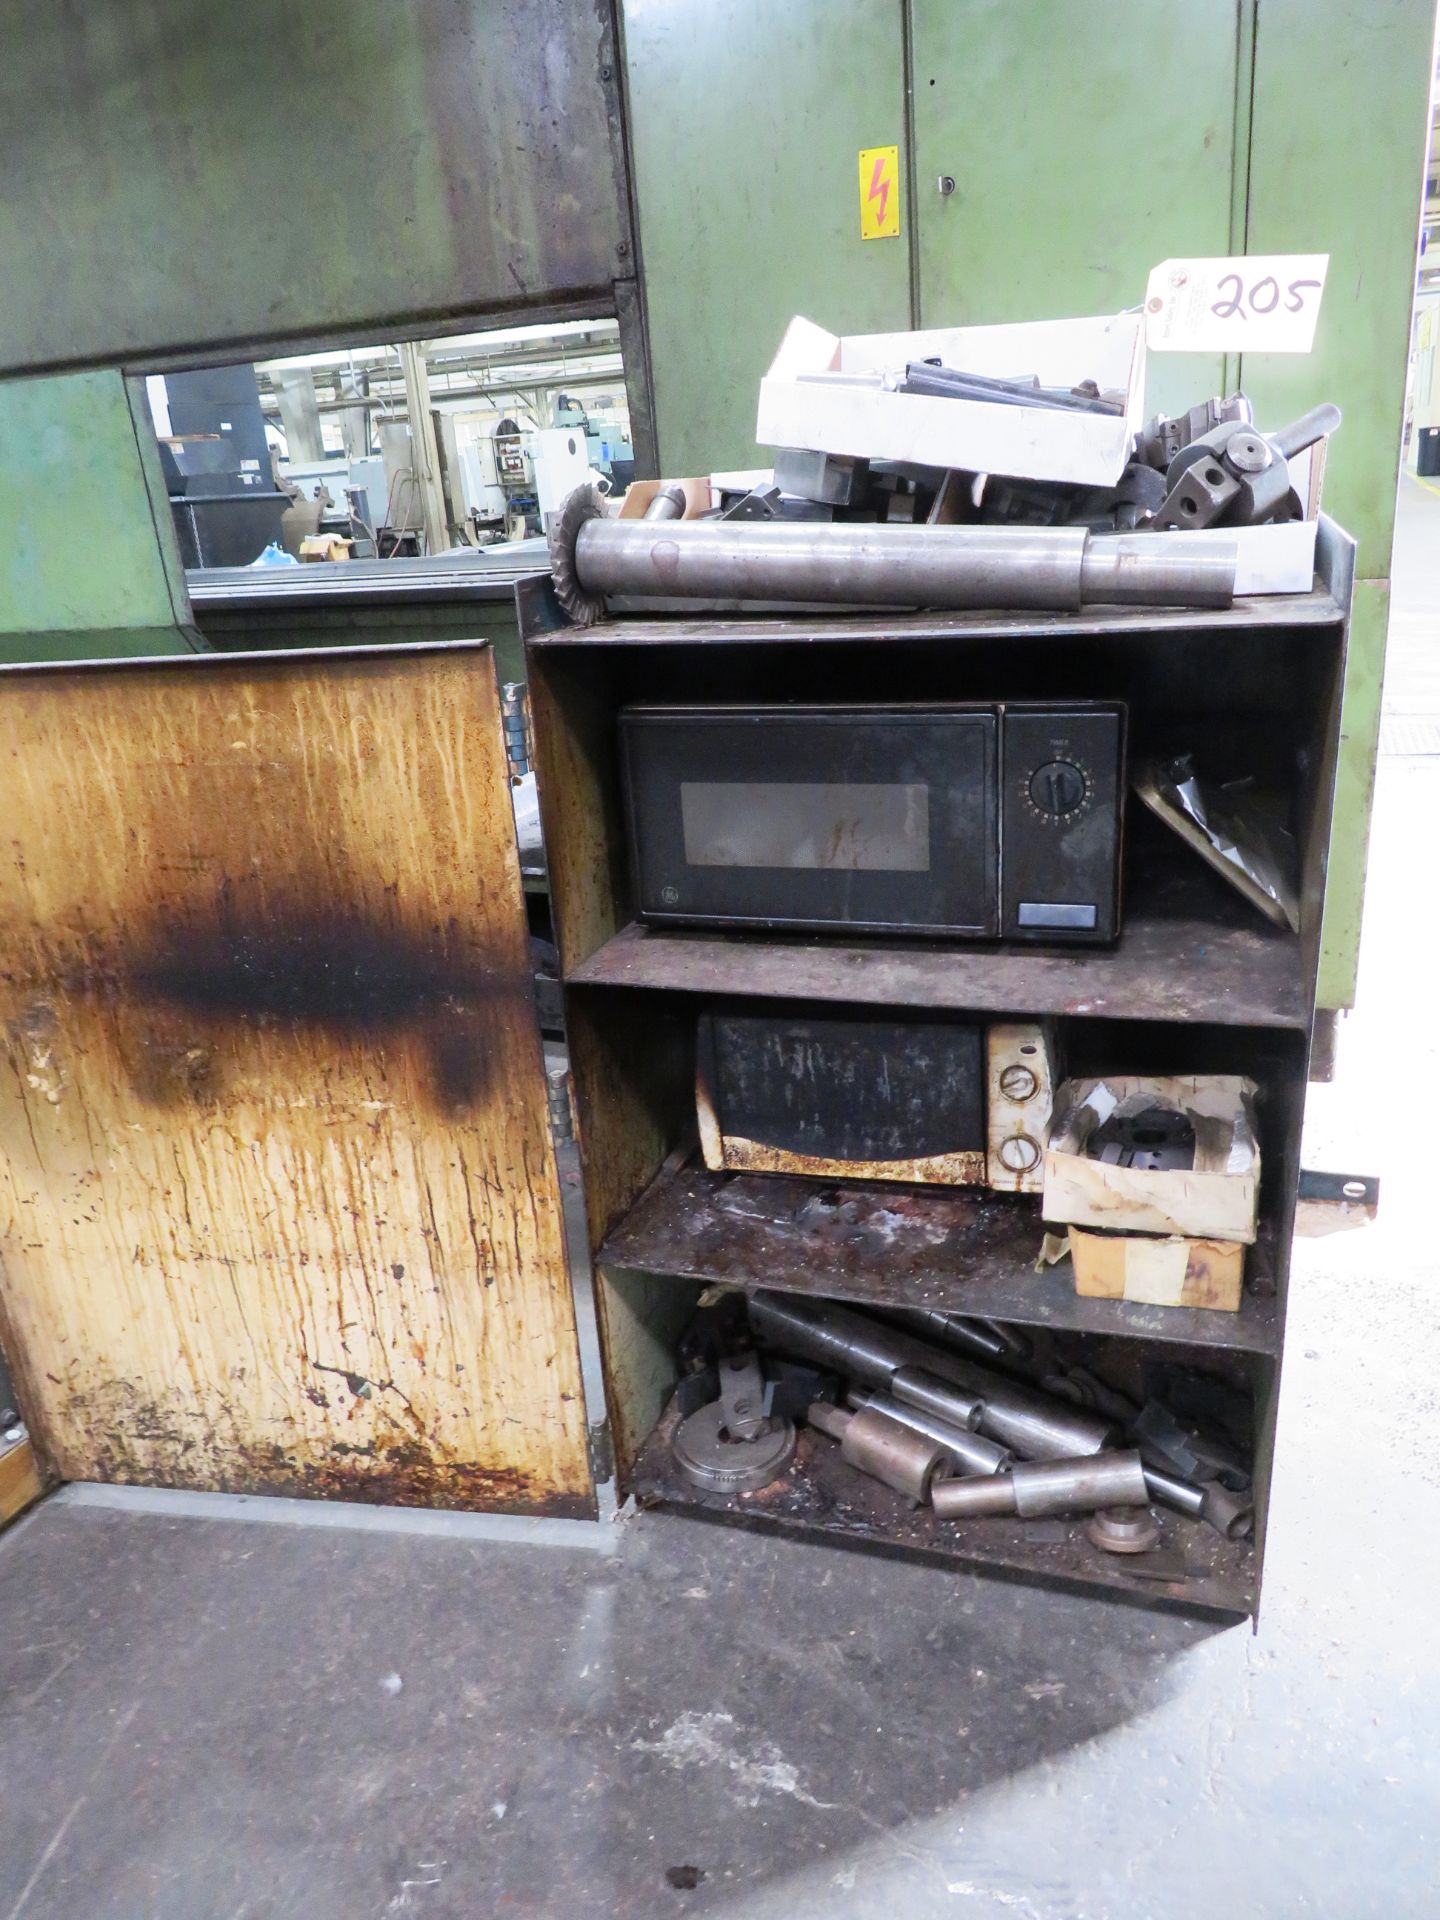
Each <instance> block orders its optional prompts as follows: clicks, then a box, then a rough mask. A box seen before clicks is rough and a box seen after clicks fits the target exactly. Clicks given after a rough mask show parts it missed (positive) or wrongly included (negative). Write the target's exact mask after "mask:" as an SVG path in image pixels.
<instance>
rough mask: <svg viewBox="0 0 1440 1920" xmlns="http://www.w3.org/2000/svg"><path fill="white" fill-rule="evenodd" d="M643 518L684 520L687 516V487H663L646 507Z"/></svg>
mask: <svg viewBox="0 0 1440 1920" xmlns="http://www.w3.org/2000/svg"><path fill="white" fill-rule="evenodd" d="M640 517H641V519H642V520H650V521H655V520H683V519H684V517H685V489H684V488H683V487H673V486H672V487H661V489H660V491H659V492H658V493H657V494H656V495H655V497H654V499H653V500H652V501H651V502H650V504H649V506H648V507H646V509H645V511H644V513H643V514H641V516H640Z"/></svg>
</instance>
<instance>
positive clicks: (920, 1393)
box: [890, 1367, 985, 1433]
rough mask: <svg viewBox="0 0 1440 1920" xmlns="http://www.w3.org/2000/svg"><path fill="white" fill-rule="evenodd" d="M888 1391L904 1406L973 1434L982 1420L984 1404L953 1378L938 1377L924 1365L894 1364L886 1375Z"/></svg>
mask: <svg viewBox="0 0 1440 1920" xmlns="http://www.w3.org/2000/svg"><path fill="white" fill-rule="evenodd" d="M890 1391H891V1393H893V1394H894V1396H895V1398H896V1399H897V1400H900V1401H903V1402H904V1404H905V1405H906V1406H907V1407H920V1408H922V1409H923V1410H924V1412H926V1413H933V1414H934V1415H935V1416H936V1418H937V1419H940V1420H948V1421H949V1422H950V1423H951V1425H952V1426H956V1427H964V1428H966V1429H967V1430H968V1431H969V1432H971V1433H975V1432H977V1431H978V1430H979V1428H980V1427H981V1426H982V1424H983V1423H984V1419H985V1403H984V1401H983V1400H979V1399H977V1398H976V1396H975V1395H974V1394H973V1393H967V1392H966V1390H965V1388H964V1387H957V1386H956V1385H955V1384H954V1382H953V1381H950V1380H942V1379H940V1377H939V1376H938V1375H936V1374H933V1373H931V1372H930V1371H929V1369H928V1368H926V1367H897V1368H896V1370H895V1372H894V1373H893V1374H891V1376H890Z"/></svg>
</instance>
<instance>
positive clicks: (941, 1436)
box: [845, 1387, 1015, 1473]
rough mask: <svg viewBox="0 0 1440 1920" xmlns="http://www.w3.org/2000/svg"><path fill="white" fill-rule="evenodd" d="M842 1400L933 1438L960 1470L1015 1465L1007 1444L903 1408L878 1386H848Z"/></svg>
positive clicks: (1000, 1468)
mask: <svg viewBox="0 0 1440 1920" xmlns="http://www.w3.org/2000/svg"><path fill="white" fill-rule="evenodd" d="M845 1399H846V1401H847V1403H848V1404H849V1405H850V1406H852V1407H874V1408H875V1410H876V1412H877V1413H883V1414H885V1415H886V1416H887V1417H888V1418H889V1419H891V1420H898V1421H899V1422H900V1424H901V1426H902V1427H910V1428H911V1429H913V1431H914V1432H916V1433H923V1434H924V1435H925V1436H926V1438H927V1439H929V1440H934V1441H936V1442H937V1443H938V1444H939V1445H940V1446H942V1447H943V1448H944V1449H945V1451H946V1453H948V1454H949V1456H950V1458H951V1459H952V1460H953V1461H954V1462H955V1465H956V1467H957V1468H958V1469H960V1470H961V1471H962V1472H964V1473H1008V1472H1009V1470H1010V1468H1011V1467H1012V1466H1013V1465H1014V1464H1015V1456H1014V1454H1013V1453H1011V1452H1010V1450H1009V1448H1008V1447H1002V1446H998V1445H997V1444H996V1442H995V1441H993V1440H987V1439H986V1438H985V1437H984V1435H983V1434H979V1433H971V1432H969V1430H968V1429H966V1428H963V1427H956V1426H952V1425H951V1423H950V1422H949V1421H948V1420H941V1419H938V1418H937V1417H936V1415H935V1414H933V1413H926V1412H925V1411H924V1410H923V1408H921V1407H907V1406H905V1405H903V1404H902V1402H900V1401H899V1400H895V1399H893V1398H892V1397H891V1396H890V1395H889V1394H888V1393H884V1392H882V1391H881V1390H880V1389H879V1388H878V1387H852V1388H851V1389H850V1391H849V1392H848V1393H847V1394H846V1395H845Z"/></svg>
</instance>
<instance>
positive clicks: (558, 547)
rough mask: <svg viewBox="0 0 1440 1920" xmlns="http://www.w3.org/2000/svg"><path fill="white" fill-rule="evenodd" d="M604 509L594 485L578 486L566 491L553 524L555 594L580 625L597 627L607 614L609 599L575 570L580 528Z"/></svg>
mask: <svg viewBox="0 0 1440 1920" xmlns="http://www.w3.org/2000/svg"><path fill="white" fill-rule="evenodd" d="M604 511H605V508H604V505H603V503H602V501H601V499H600V495H599V493H598V492H597V490H596V489H595V488H594V487H593V486H583V487H576V489H575V491H574V492H573V493H570V494H567V495H566V498H565V504H564V506H563V507H561V509H560V511H559V513H558V514H557V515H556V517H555V519H554V521H553V523H552V525H551V528H550V577H551V579H552V580H553V582H554V584H555V598H556V599H557V600H558V601H559V602H560V604H561V606H562V607H563V608H564V609H565V611H566V613H568V614H569V616H570V618H571V619H572V620H573V621H574V622H575V625H576V626H577V627H593V626H594V625H595V622H596V621H597V620H600V619H603V617H604V614H605V602H604V601H603V600H602V599H600V598H599V596H598V595H596V594H593V593H586V591H585V589H584V588H583V587H582V586H581V584H580V576H579V575H578V574H577V572H576V571H575V546H576V542H577V541H578V540H579V538H580V529H581V528H582V527H583V526H584V525H585V523H586V521H587V520H598V519H599V518H600V517H601V515H602V514H603V513H604Z"/></svg>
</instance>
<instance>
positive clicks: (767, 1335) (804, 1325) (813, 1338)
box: [750, 1293, 932, 1387]
mask: <svg viewBox="0 0 1440 1920" xmlns="http://www.w3.org/2000/svg"><path fill="white" fill-rule="evenodd" d="M750 1325H751V1327H752V1328H753V1329H754V1331H755V1332H756V1333H758V1334H761V1335H763V1337H764V1339H765V1340H766V1342H767V1343H768V1344H769V1345H770V1346H774V1347H781V1348H783V1349H784V1350H785V1351H786V1352H788V1353H792V1354H794V1355H795V1357H796V1358H797V1359H801V1360H815V1361H818V1362H819V1364H820V1365H821V1366H823V1367H829V1368H831V1369H832V1370H833V1371H834V1372H835V1373H839V1374H843V1375H844V1376H845V1378H846V1379H851V1380H864V1381H867V1382H868V1383H869V1384H870V1385H872V1386H877V1387H883V1386H886V1385H888V1384H889V1381H890V1376H891V1375H892V1374H893V1373H894V1372H895V1371H896V1369H897V1368H899V1367H904V1366H915V1365H924V1364H926V1363H927V1362H928V1361H929V1360H930V1358H931V1357H932V1356H931V1354H930V1351H929V1349H928V1348H926V1347H923V1346H921V1344H920V1342H919V1341H918V1340H913V1339H911V1337H910V1336H909V1335H908V1334H905V1333H901V1332H900V1331H899V1330H898V1329H897V1328H895V1327H887V1326H881V1325H880V1324H879V1323H878V1322H877V1321H874V1320H866V1319H864V1318H863V1317H862V1316H861V1315H860V1314H858V1313H850V1312H848V1311H847V1310H846V1309H845V1308H844V1307H840V1306H836V1305H834V1304H833V1302H831V1301H828V1300H826V1301H823V1302H822V1301H819V1300H806V1299H801V1298H798V1297H796V1296H794V1295H790V1294H778V1293H755V1294H752V1295H751V1296H750Z"/></svg>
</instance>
